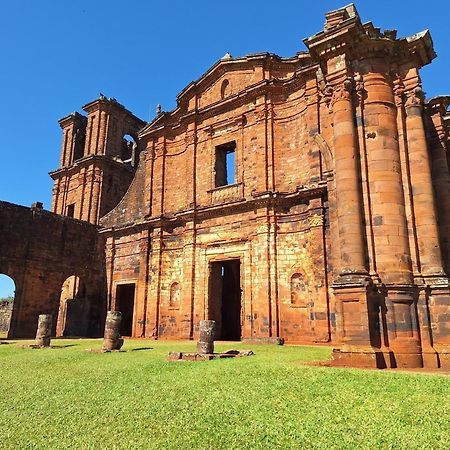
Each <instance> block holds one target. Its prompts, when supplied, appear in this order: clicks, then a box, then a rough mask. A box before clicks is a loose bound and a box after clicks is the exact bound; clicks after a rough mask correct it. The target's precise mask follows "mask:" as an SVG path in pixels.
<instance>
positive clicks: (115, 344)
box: [102, 311, 123, 352]
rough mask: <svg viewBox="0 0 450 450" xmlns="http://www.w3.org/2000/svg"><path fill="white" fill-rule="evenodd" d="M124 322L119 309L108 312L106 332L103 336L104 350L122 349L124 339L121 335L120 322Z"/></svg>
mask: <svg viewBox="0 0 450 450" xmlns="http://www.w3.org/2000/svg"><path fill="white" fill-rule="evenodd" d="M121 322H122V313H121V312H119V311H108V313H107V314H106V323H105V334H104V337H103V347H102V349H103V350H104V351H108V352H110V351H111V350H120V348H121V347H122V345H123V339H122V337H121V336H120V323H121Z"/></svg>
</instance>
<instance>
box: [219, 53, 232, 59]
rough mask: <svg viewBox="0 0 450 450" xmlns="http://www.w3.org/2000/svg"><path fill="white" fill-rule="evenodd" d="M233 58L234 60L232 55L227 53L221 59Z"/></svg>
mask: <svg viewBox="0 0 450 450" xmlns="http://www.w3.org/2000/svg"><path fill="white" fill-rule="evenodd" d="M231 58H232V56H231V54H230V53H228V52H226V53H225V55H223V56H222V58H220V59H231Z"/></svg>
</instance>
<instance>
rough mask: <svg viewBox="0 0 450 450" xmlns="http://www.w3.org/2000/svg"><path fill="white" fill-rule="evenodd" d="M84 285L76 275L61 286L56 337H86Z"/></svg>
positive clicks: (87, 304) (87, 308)
mask: <svg viewBox="0 0 450 450" xmlns="http://www.w3.org/2000/svg"><path fill="white" fill-rule="evenodd" d="M89 306H90V305H89V298H88V296H87V293H86V285H85V283H84V282H83V281H82V280H81V279H80V277H77V276H76V275H72V276H70V277H69V278H67V279H66V280H65V281H64V283H63V284H62V286H61V295H60V299H59V311H58V322H57V325H56V336H86V335H87V328H88V317H89V309H90V308H89Z"/></svg>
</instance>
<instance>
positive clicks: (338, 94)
mask: <svg viewBox="0 0 450 450" xmlns="http://www.w3.org/2000/svg"><path fill="white" fill-rule="evenodd" d="M352 89H353V83H352V80H351V78H347V79H346V80H345V81H344V82H343V83H342V84H341V85H338V86H336V87H335V88H334V90H333V96H332V98H331V102H330V108H333V106H334V104H335V103H336V102H338V101H340V100H347V101H350V100H351V99H352Z"/></svg>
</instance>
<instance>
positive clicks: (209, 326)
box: [197, 320, 216, 355]
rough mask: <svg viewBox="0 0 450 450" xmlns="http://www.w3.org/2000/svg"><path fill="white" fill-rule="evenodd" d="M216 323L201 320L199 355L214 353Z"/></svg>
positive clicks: (198, 343)
mask: <svg viewBox="0 0 450 450" xmlns="http://www.w3.org/2000/svg"><path fill="white" fill-rule="evenodd" d="M215 335H216V322H215V321H214V320H200V323H199V336H198V342H197V353H199V354H202V355H205V354H206V355H212V354H213V353H214V337H215Z"/></svg>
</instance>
